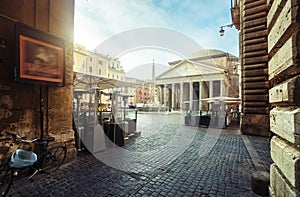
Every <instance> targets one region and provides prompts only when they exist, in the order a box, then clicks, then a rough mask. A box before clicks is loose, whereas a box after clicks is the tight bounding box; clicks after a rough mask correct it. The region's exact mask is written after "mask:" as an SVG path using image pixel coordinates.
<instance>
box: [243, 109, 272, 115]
mask: <svg viewBox="0 0 300 197" xmlns="http://www.w3.org/2000/svg"><path fill="white" fill-rule="evenodd" d="M269 110H270V109H269V108H268V107H261V108H258V107H256V108H254V107H244V112H245V113H249V114H268V113H269Z"/></svg>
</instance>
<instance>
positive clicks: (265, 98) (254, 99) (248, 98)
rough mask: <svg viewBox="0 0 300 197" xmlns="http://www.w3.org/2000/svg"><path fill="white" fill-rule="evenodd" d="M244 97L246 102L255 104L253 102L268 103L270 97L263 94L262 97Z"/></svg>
mask: <svg viewBox="0 0 300 197" xmlns="http://www.w3.org/2000/svg"><path fill="white" fill-rule="evenodd" d="M243 97H244V102H245V103H246V102H248V101H249V102H253V101H258V102H260V101H264V102H268V99H269V95H268V94H262V95H243Z"/></svg>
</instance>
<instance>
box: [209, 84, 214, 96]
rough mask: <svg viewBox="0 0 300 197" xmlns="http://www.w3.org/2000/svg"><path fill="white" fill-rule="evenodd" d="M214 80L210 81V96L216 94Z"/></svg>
mask: <svg viewBox="0 0 300 197" xmlns="http://www.w3.org/2000/svg"><path fill="white" fill-rule="evenodd" d="M213 84H214V81H209V97H213V96H214V85H213Z"/></svg>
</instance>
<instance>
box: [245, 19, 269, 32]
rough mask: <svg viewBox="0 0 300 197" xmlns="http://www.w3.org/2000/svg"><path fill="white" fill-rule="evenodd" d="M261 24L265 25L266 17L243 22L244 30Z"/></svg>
mask: <svg viewBox="0 0 300 197" xmlns="http://www.w3.org/2000/svg"><path fill="white" fill-rule="evenodd" d="M261 25H265V26H266V27H267V19H266V18H258V19H252V20H250V21H247V22H244V28H245V31H246V29H247V28H251V27H256V26H261Z"/></svg>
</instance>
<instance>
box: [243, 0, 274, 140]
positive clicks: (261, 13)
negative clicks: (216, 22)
mask: <svg viewBox="0 0 300 197" xmlns="http://www.w3.org/2000/svg"><path fill="white" fill-rule="evenodd" d="M240 6H241V11H240V12H241V14H240V15H241V20H240V21H241V25H240V26H241V39H240V43H241V47H240V49H241V65H242V66H241V73H242V77H241V78H242V79H241V80H242V87H241V93H242V109H241V110H242V111H241V112H242V116H241V132H242V133H243V134H248V135H259V136H269V110H270V109H269V102H268V90H269V81H268V51H267V34H268V31H267V4H266V0H259V1H253V0H242V1H241V3H240Z"/></svg>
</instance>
